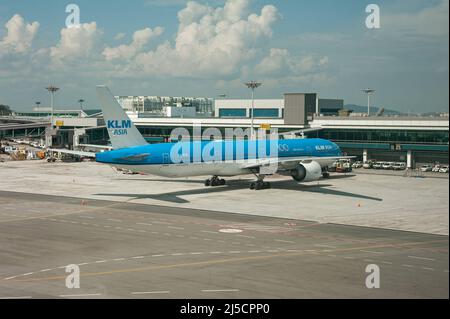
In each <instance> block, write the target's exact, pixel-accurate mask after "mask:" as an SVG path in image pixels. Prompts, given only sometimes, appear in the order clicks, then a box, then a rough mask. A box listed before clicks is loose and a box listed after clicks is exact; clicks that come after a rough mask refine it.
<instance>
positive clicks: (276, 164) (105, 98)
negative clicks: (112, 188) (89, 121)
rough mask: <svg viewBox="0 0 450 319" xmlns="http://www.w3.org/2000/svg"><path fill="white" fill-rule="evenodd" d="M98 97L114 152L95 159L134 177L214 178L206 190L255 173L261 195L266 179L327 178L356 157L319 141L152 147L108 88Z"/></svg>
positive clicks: (102, 88)
mask: <svg viewBox="0 0 450 319" xmlns="http://www.w3.org/2000/svg"><path fill="white" fill-rule="evenodd" d="M97 95H98V98H99V100H100V104H101V107H102V111H103V117H104V120H105V123H106V127H107V130H108V134H109V137H110V140H111V144H112V147H113V149H114V150H111V151H105V152H101V153H96V154H95V159H96V161H97V162H99V163H105V164H109V165H112V166H114V167H117V168H120V169H126V170H129V171H132V172H139V173H148V174H153V175H159V176H165V177H187V176H212V177H211V178H208V179H207V180H206V181H205V186H219V185H224V184H225V180H224V179H221V178H220V177H225V176H237V175H247V174H254V175H255V176H256V181H255V182H252V183H251V184H250V189H255V190H260V189H266V188H270V183H268V182H264V178H265V176H267V175H273V174H275V173H278V174H282V175H289V176H292V178H293V179H294V180H296V181H298V182H311V181H316V180H319V179H320V178H321V177H322V176H325V174H328V173H327V171H326V169H327V167H328V166H330V165H331V164H332V163H333V162H335V161H336V160H339V159H343V158H351V157H348V156H343V154H342V152H341V150H340V149H339V147H338V146H337V145H336V144H335V143H333V142H331V141H328V140H323V139H318V138H311V139H304V138H303V139H277V140H229V141H228V140H226V141H223V140H221V141H193V142H182V141H181V142H177V143H160V144H148V143H147V142H146V140H145V139H144V137H143V136H142V135H141V133H140V132H139V131H138V129H137V128H136V126H135V125H134V124H133V122H132V121H131V120H130V119H129V117H128V115H127V114H126V112H125V111H124V110H123V109H122V107H121V106H120V105H119V103H118V102H117V100H116V99H115V98H114V96H113V94H112V93H111V92H110V91H109V89H108V88H107V87H106V86H97ZM261 150H262V151H261ZM271 151H275V152H271ZM72 152H73V154H75V153H79V152H76V151H72ZM79 155H83V154H79ZM85 155H86V154H85Z"/></svg>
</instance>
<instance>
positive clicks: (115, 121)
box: [97, 85, 147, 149]
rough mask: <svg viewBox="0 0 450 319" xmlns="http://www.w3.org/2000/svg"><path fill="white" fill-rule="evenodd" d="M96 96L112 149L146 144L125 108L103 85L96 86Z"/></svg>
mask: <svg viewBox="0 0 450 319" xmlns="http://www.w3.org/2000/svg"><path fill="white" fill-rule="evenodd" d="M97 96H98V99H99V101H100V105H101V107H102V111H103V118H104V119H105V124H106V128H107V130H108V134H109V138H110V139H111V144H112V146H113V148H114V149H120V148H126V147H133V146H140V145H146V144H147V142H146V141H145V139H144V137H143V136H142V135H141V133H139V131H138V129H137V128H136V126H135V125H134V124H133V122H132V121H131V120H130V118H129V117H128V115H127V113H125V110H124V109H123V108H122V107H121V106H120V104H119V102H117V100H116V99H115V97H114V96H113V95H112V93H111V91H110V90H109V89H108V87H107V86H105V85H98V86H97Z"/></svg>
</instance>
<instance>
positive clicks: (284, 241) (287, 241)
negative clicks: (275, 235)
mask: <svg viewBox="0 0 450 319" xmlns="http://www.w3.org/2000/svg"><path fill="white" fill-rule="evenodd" d="M274 241H277V242H280V243H288V244H295V241H291V240H283V239H274Z"/></svg>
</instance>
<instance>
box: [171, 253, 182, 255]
mask: <svg viewBox="0 0 450 319" xmlns="http://www.w3.org/2000/svg"><path fill="white" fill-rule="evenodd" d="M171 255H172V256H183V255H184V254H183V253H174V254H171Z"/></svg>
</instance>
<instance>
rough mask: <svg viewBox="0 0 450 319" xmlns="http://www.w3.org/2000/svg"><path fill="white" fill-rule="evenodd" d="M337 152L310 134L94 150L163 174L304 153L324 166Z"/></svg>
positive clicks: (233, 167) (105, 158)
mask: <svg viewBox="0 0 450 319" xmlns="http://www.w3.org/2000/svg"><path fill="white" fill-rule="evenodd" d="M275 148H276V149H275ZM339 156H342V152H341V150H340V149H339V147H338V146H337V145H336V144H335V143H333V142H331V141H328V140H323V139H314V138H313V139H286V140H267V141H266V140H264V141H243V140H242V141H231V140H230V141H203V142H180V143H161V144H148V145H143V146H136V147H130V148H123V149H118V150H113V151H108V152H102V153H97V154H96V161H97V162H100V163H107V164H110V165H112V166H115V167H118V168H122V169H128V170H130V171H133V172H142V173H148V174H154V175H160V176H166V177H186V176H203V175H216V176H235V175H242V174H249V173H251V169H248V168H245V167H244V166H245V164H246V163H251V162H252V161H258V160H263V159H276V158H283V159H284V160H289V158H299V157H304V158H305V159H307V158H314V161H316V162H318V163H319V164H320V165H321V166H322V167H324V166H328V165H331V164H332V162H333V161H334V160H333V159H332V158H333V157H339Z"/></svg>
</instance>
